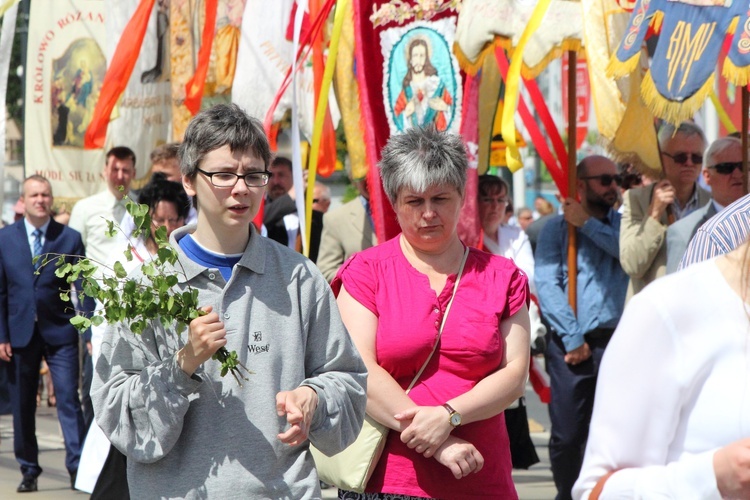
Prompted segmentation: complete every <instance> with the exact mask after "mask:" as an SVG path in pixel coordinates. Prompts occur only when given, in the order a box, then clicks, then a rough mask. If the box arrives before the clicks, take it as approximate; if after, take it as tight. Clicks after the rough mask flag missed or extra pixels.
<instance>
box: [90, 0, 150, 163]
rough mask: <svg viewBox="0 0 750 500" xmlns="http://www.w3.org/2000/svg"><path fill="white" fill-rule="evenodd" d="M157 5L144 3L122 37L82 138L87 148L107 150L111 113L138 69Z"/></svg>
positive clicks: (142, 1) (147, 0)
mask: <svg viewBox="0 0 750 500" xmlns="http://www.w3.org/2000/svg"><path fill="white" fill-rule="evenodd" d="M154 2H155V0H141V3H140V4H139V5H138V7H137V8H136V10H135V13H134V14H133V17H131V18H130V21H128V24H127V26H126V27H125V30H124V31H123V33H127V36H122V37H121V38H120V41H119V42H118V44H117V48H116V49H115V54H114V56H113V57H112V62H111V63H110V65H109V69H107V73H106V74H105V75H104V82H102V89H101V91H100V93H99V100H98V101H97V103H96V107H95V108H94V115H93V117H92V118H91V123H89V126H88V128H87V129H86V135H85V136H84V139H83V147H84V149H98V148H103V147H104V141H105V140H106V138H107V127H108V126H109V119H110V116H111V115H112V110H113V109H115V105H116V104H117V100H118V99H119V98H120V96H121V95H122V93H123V92H124V91H125V87H127V85H128V81H129V80H130V75H131V74H132V73H133V68H135V63H136V61H137V60H138V55H139V54H140V52H141V46H142V45H143V37H144V36H145V35H146V28H147V27H148V20H149V18H150V17H151V11H152V10H153V8H154Z"/></svg>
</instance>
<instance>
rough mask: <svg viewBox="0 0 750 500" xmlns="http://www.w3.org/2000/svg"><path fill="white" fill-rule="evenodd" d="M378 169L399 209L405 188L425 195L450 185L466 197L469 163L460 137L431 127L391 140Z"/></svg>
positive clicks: (391, 199) (387, 191)
mask: <svg viewBox="0 0 750 500" xmlns="http://www.w3.org/2000/svg"><path fill="white" fill-rule="evenodd" d="M378 166H379V167H380V177H381V178H382V180H383V189H384V190H385V194H386V196H388V199H389V200H390V202H391V204H394V205H395V203H396V199H397V198H398V194H399V192H400V191H401V189H403V188H405V187H407V188H410V189H413V190H414V191H417V192H420V193H423V192H425V191H427V189H429V188H430V187H432V186H437V185H441V184H448V185H451V186H453V187H455V188H456V189H457V190H458V192H459V193H460V194H461V195H462V196H463V194H464V187H465V186H466V170H467V169H468V168H469V161H468V159H467V158H466V148H465V147H464V143H463V141H462V140H461V137H460V136H459V135H457V134H452V133H448V132H438V131H437V130H436V129H435V128H434V127H427V128H413V129H409V130H408V131H406V132H404V133H403V134H398V135H393V136H391V138H390V139H389V140H388V144H386V145H385V147H384V148H383V156H382V158H381V159H380V163H379V164H378Z"/></svg>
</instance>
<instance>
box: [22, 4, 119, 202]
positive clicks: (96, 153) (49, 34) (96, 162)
mask: <svg viewBox="0 0 750 500" xmlns="http://www.w3.org/2000/svg"><path fill="white" fill-rule="evenodd" d="M105 40H106V23H105V15H104V1H102V0H70V1H67V2H59V1H55V0H35V1H34V2H32V3H31V11H30V15H29V36H28V52H27V53H28V55H27V59H26V68H27V70H26V71H27V73H26V89H25V93H26V97H25V102H26V115H25V120H24V123H25V133H24V137H25V158H26V175H32V174H40V175H43V176H45V177H46V178H47V179H49V181H50V183H51V184H52V191H53V193H54V195H55V201H56V202H57V204H58V205H59V204H60V203H70V202H72V201H74V200H77V199H79V198H82V197H85V196H89V195H92V194H94V193H96V192H98V191H99V190H100V189H101V187H102V185H103V182H104V180H103V177H102V169H103V167H104V151H102V150H101V149H92V150H84V149H83V138H84V134H85V132H86V128H87V127H88V124H89V122H90V121H91V116H92V114H93V111H94V107H95V104H96V100H97V98H98V95H99V91H100V89H101V84H102V81H103V79H104V74H105V72H106V69H107V59H106V56H105V52H104V50H105V43H106V42H105ZM131 134H132V131H131Z"/></svg>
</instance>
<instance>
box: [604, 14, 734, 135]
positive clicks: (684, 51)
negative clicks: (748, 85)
mask: <svg viewBox="0 0 750 500" xmlns="http://www.w3.org/2000/svg"><path fill="white" fill-rule="evenodd" d="M741 12H742V4H741V3H740V2H736V1H735V2H732V1H731V0H726V1H724V2H721V1H719V2H713V1H709V0H641V1H640V2H638V3H637V4H636V8H635V10H634V11H633V14H632V16H631V20H630V23H629V26H628V30H627V33H626V34H625V37H624V38H623V41H622V44H621V46H620V47H619V48H618V50H617V52H616V53H615V56H614V58H613V59H612V64H611V66H610V67H611V72H612V74H615V75H616V76H620V75H625V74H629V73H631V72H632V71H633V70H634V69H635V67H636V65H637V62H638V57H639V54H640V50H641V45H642V42H643V40H645V38H646V36H647V33H648V28H649V27H650V28H651V29H653V31H654V32H658V33H659V41H658V42H657V45H656V50H655V52H654V56H653V63H652V64H651V68H650V70H649V72H648V73H647V74H646V75H645V76H644V79H643V83H642V84H641V95H642V97H643V100H644V102H645V103H646V105H647V106H648V107H649V108H650V109H651V110H652V111H653V112H654V114H655V115H656V116H659V117H661V118H663V119H665V120H667V121H669V122H672V123H680V122H682V121H685V120H687V119H690V118H691V117H692V116H693V114H694V113H695V112H696V111H697V110H698V109H699V108H700V107H701V106H702V105H703V101H704V100H705V99H706V97H708V94H709V93H710V92H711V90H712V89H713V86H714V71H715V63H716V61H718V60H719V55H720V52H721V48H722V44H723V42H724V37H725V35H726V33H727V32H728V31H729V30H730V27H731V26H732V25H733V23H735V22H736V20H735V18H737V17H738V16H739V15H740V14H741ZM745 17H746V16H745ZM738 31H742V30H738ZM738 36H739V38H740V39H741V38H742V35H741V34H740V35H738ZM735 38H737V37H735ZM738 63H739V64H742V63H741V62H739V61H738Z"/></svg>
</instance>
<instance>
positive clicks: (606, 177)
mask: <svg viewBox="0 0 750 500" xmlns="http://www.w3.org/2000/svg"><path fill="white" fill-rule="evenodd" d="M579 179H585V180H589V179H599V183H600V184H601V185H602V187H607V186H609V185H610V184H612V181H615V184H617V185H618V186H621V185H622V176H621V175H620V174H615V175H611V174H602V175H589V176H587V177H579Z"/></svg>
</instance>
